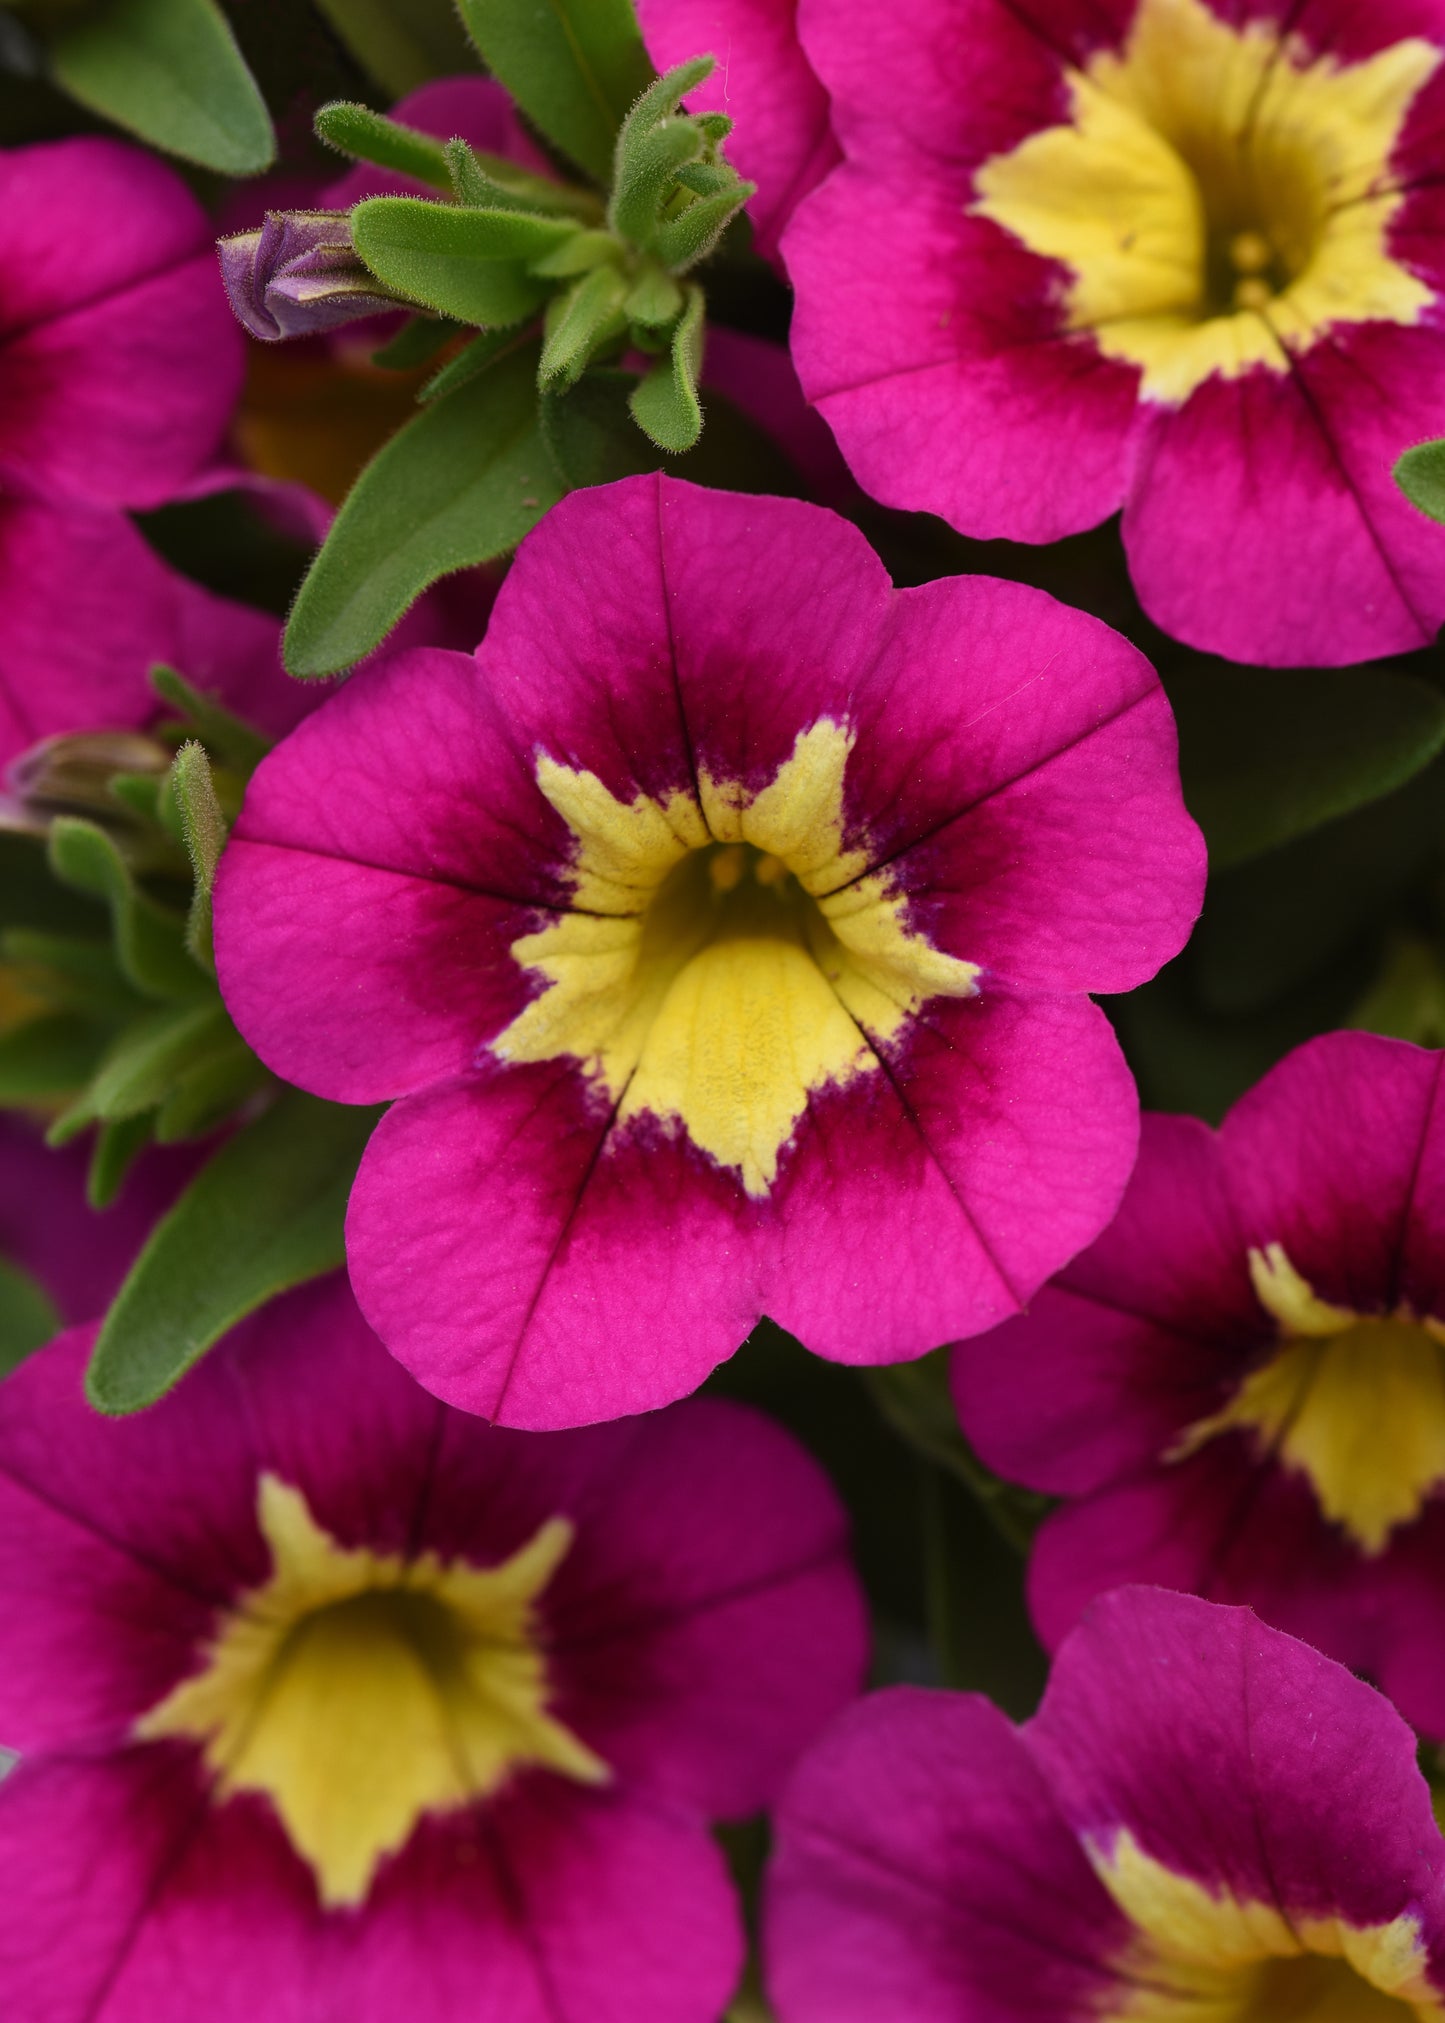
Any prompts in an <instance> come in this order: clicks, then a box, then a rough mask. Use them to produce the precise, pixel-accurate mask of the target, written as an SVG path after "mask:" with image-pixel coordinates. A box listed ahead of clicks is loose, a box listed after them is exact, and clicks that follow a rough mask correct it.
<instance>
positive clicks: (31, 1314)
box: [0, 1257, 64, 1377]
mask: <svg viewBox="0 0 1445 2023" xmlns="http://www.w3.org/2000/svg"><path fill="white" fill-rule="evenodd" d="M63 1325H64V1322H63V1320H62V1318H61V1315H60V1311H59V1309H58V1308H57V1306H56V1305H55V1302H54V1301H53V1300H52V1299H51V1297H50V1295H49V1293H48V1292H46V1290H45V1288H44V1286H43V1285H41V1283H40V1281H39V1280H38V1279H34V1278H32V1277H31V1276H30V1274H29V1272H28V1271H21V1270H20V1269H19V1268H18V1267H17V1266H16V1265H13V1264H10V1263H8V1262H7V1261H6V1260H5V1259H4V1258H3V1257H0V1377H8V1376H9V1374H10V1372H11V1371H12V1370H13V1369H15V1368H16V1367H17V1365H18V1364H20V1363H23V1362H24V1360H25V1358H26V1357H27V1356H28V1355H29V1354H30V1352H31V1351H32V1349H38V1348H40V1347H41V1345H42V1344H43V1343H45V1342H48V1341H49V1340H50V1339H51V1337H52V1336H53V1335H58V1334H59V1333H60V1330H61V1328H62V1326H63Z"/></svg>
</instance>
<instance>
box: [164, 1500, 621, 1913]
mask: <svg viewBox="0 0 1445 2023" xmlns="http://www.w3.org/2000/svg"><path fill="white" fill-rule="evenodd" d="M260 1522H261V1529H262V1531H263V1532H264V1534H265V1536H266V1539H267V1542H268V1543H269V1545H270V1547H271V1554H272V1560H273V1571H272V1574H271V1577H270V1579H269V1580H268V1581H267V1582H266V1583H265V1585H264V1586H262V1587H259V1588H256V1589H255V1590H254V1591H253V1592H251V1593H250V1594H248V1595H246V1596H244V1597H243V1598H242V1599H241V1601H240V1603H239V1604H238V1605H237V1607H236V1608H235V1610H234V1611H233V1612H232V1613H231V1614H229V1615H228V1616H227V1617H226V1619H225V1621H224V1622H223V1624H222V1625H221V1628H220V1631H219V1633H218V1634H217V1636H216V1637H215V1639H214V1641H213V1643H212V1644H211V1646H210V1648H209V1649H208V1651H207V1652H206V1654H205V1664H204V1666H203V1668H202V1669H201V1670H200V1671H199V1672H197V1673H196V1674H195V1675H194V1676H193V1677H191V1678H189V1679H185V1680H183V1681H182V1682H181V1684H180V1685H179V1686H177V1687H176V1688H175V1689H174V1691H172V1692H171V1693H169V1694H168V1695H167V1697H166V1698H165V1699H164V1700H163V1701H162V1702H161V1703H160V1705H159V1706H157V1707H154V1708H152V1709H151V1711H150V1712H149V1713H148V1714H147V1715H145V1716H144V1718H143V1719H142V1720H141V1722H140V1723H139V1725H138V1729H137V1733H138V1735H139V1736H140V1738H141V1739H142V1740H145V1741H150V1740H155V1739H159V1738H161V1737H165V1736H173V1737H183V1738H185V1739H187V1740H189V1741H194V1742H198V1743H201V1744H202V1745H203V1747H204V1753H205V1760H206V1763H207V1765H208V1766H209V1768H210V1769H211V1771H212V1772H213V1773H214V1775H215V1780H216V1783H215V1794H216V1797H217V1798H218V1799H221V1800H224V1799H226V1798H228V1797H230V1796H231V1795H232V1794H233V1793H235V1792H238V1791H255V1792H261V1793H263V1794H264V1795H265V1796H266V1797H268V1798H269V1799H270V1800H271V1802H272V1804H273V1805H274V1807H275V1809H276V1812H277V1815H278V1817H279V1818H280V1820H281V1823H282V1825H283V1826H284V1828H285V1830H286V1833H287V1836H288V1838H289V1839H290V1841H291V1844H292V1846H293V1847H294V1848H295V1849H296V1852H297V1853H298V1854H299V1855H300V1856H301V1857H302V1858H303V1860H305V1861H306V1862H307V1863H309V1865H310V1867H311V1870H312V1873H313V1875H314V1876H315V1878H316V1885H317V1891H318V1894H319V1896H320V1898H321V1901H322V1903H324V1904H327V1905H339V1904H359V1903H361V1902H362V1901H363V1900H364V1899H365V1897H366V1894H367V1891H368V1890H369V1889H370V1887H371V1882H372V1878H373V1876H374V1875H375V1873H376V1869H377V1865H378V1863H379V1862H380V1861H381V1860H382V1858H383V1856H385V1855H388V1854H392V1853H395V1852H396V1850H397V1849H398V1848H400V1847H402V1846H403V1845H404V1844H405V1842H406V1841H407V1840H408V1839H409V1838H410V1836H411V1833H412V1831H413V1829H414V1828H415V1826H416V1824H417V1822H418V1820H419V1819H420V1817H421V1815H422V1814H423V1813H425V1812H445V1811H453V1810H455V1809H457V1808H459V1807H462V1806H466V1805H470V1804H472V1803H474V1802H475V1801H476V1800H478V1799H481V1798H485V1797H487V1796H489V1795H490V1794H491V1793H492V1792H494V1791H496V1790H497V1789H498V1788H499V1787H500V1786H501V1784H502V1783H503V1782H504V1781H505V1779H506V1778H507V1776H508V1775H509V1774H510V1773H511V1772H512V1771H513V1770H516V1769H519V1768H521V1767H522V1766H523V1765H526V1764H534V1765H539V1766H543V1767H545V1768H547V1769H549V1770H553V1771H556V1772H558V1773H560V1774H561V1775H562V1776H565V1777H572V1778H577V1779H579V1780H581V1781H582V1782H584V1783H589V1784H591V1783H600V1782H603V1781H605V1780H606V1778H607V1776H608V1774H609V1773H608V1770H607V1766H606V1764H604V1763H603V1762H601V1761H600V1759H599V1758H598V1757H596V1756H594V1755H593V1753H592V1752H591V1750H589V1749H587V1748H586V1747H585V1746H584V1745H583V1744H582V1743H581V1742H579V1741H578V1740H577V1738H576V1736H575V1735H573V1734H571V1733H570V1731H569V1730H568V1729H566V1728H564V1727H563V1726H562V1725H561V1723H560V1722H558V1721H555V1720H553V1719H552V1717H551V1716H550V1715H549V1714H548V1712H547V1710H546V1701H547V1671H546V1664H545V1660H544V1658H543V1655H542V1652H541V1650H540V1649H539V1648H538V1644H537V1640H536V1635H535V1626H534V1623H533V1603H534V1602H535V1600H536V1598H537V1596H538V1595H539V1594H540V1593H541V1592H542V1590H543V1588H544V1587H545V1586H546V1584H547V1582H548V1581H549V1580H550V1579H551V1577H552V1574H553V1573H554V1572H555V1571H556V1568H557V1565H558V1562H559V1561H560V1560H561V1559H562V1557H563V1556H564V1554H565V1553H566V1551H567V1549H568V1547H569V1545H570V1544H571V1541H572V1527H571V1525H570V1524H569V1523H568V1522H567V1521H566V1519H565V1518H553V1519H552V1520H551V1521H550V1522H549V1523H547V1524H544V1525H543V1526H542V1528H541V1530H540V1531H539V1532H538V1533H537V1534H536V1536H535V1537H534V1538H533V1539H532V1540H531V1541H530V1542H529V1543H528V1544H527V1545H524V1546H523V1547H522V1549H521V1550H520V1551H519V1552H517V1553H515V1554H514V1555H513V1556H512V1558H511V1559H509V1560H505V1561H503V1563H502V1564H501V1565H500V1566H495V1567H476V1566H471V1565H468V1564H466V1563H465V1562H463V1561H460V1560H454V1561H450V1562H446V1563H444V1562H442V1561H441V1560H438V1559H437V1558H436V1557H435V1556H434V1555H433V1554H429V1553H427V1554H423V1555H421V1556H420V1557H419V1558H416V1559H403V1558H402V1557H401V1556H399V1555H384V1554H377V1553H372V1552H368V1551H367V1550H365V1549H364V1548H360V1549H352V1548H348V1547H345V1546H341V1545H339V1544H338V1543H337V1542H336V1540H335V1539H334V1538H332V1537H331V1536H330V1535H329V1534H328V1533H327V1532H325V1531H323V1530H322V1529H321V1527H320V1526H319V1525H318V1524H317V1523H316V1521H315V1519H314V1518H313V1517H312V1515H311V1512H310V1511H309V1509H308V1508H307V1505H306V1499H305V1498H304V1497H303V1496H302V1495H301V1493H300V1491H299V1490H296V1489H293V1488H290V1487H289V1486H288V1485H287V1484H285V1483H283V1482H280V1481H278V1480H277V1479H276V1477H274V1476H270V1475H267V1476H263V1477H262V1479H261V1487H260Z"/></svg>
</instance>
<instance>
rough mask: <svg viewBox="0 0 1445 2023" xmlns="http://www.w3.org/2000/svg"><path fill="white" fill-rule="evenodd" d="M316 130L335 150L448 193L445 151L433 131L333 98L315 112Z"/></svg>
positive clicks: (448, 172) (449, 175) (447, 170)
mask: <svg viewBox="0 0 1445 2023" xmlns="http://www.w3.org/2000/svg"><path fill="white" fill-rule="evenodd" d="M315 125H316V134H317V138H318V139H319V140H324V141H325V143H326V145H327V146H328V147H332V148H335V149H336V152H337V153H338V154H343V155H351V156H352V157H353V159H355V160H356V161H359V162H375V164H376V166H377V167H378V168H382V169H394V170H395V171H396V173H397V174H398V175H399V176H410V177H411V178H412V180H413V181H414V182H418V183H429V184H430V185H431V187H432V188H433V189H434V190H444V191H446V192H447V194H448V195H450V193H451V187H452V179H451V172H450V170H449V169H448V167H447V157H446V152H445V150H444V149H443V147H442V144H441V142H440V141H439V140H437V138H436V137H435V135H433V134H429V133H422V132H421V131H420V130H419V129H418V128H417V127H414V126H406V125H405V124H404V123H403V122H402V121H401V120H396V119H388V118H387V117H386V115H385V114H384V113H380V112H373V111H372V110H371V108H370V106H367V105H354V104H352V103H351V102H350V101H349V100H346V99H336V100H334V101H333V102H332V103H331V104H330V105H323V106H322V108H321V110H320V111H319V112H318V113H317V115H316V121H315Z"/></svg>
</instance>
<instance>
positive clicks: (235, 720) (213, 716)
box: [150, 666, 271, 778]
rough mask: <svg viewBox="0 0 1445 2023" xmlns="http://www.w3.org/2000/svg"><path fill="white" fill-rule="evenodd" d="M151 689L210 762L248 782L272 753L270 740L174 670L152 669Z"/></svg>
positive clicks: (170, 668)
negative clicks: (190, 729)
mask: <svg viewBox="0 0 1445 2023" xmlns="http://www.w3.org/2000/svg"><path fill="white" fill-rule="evenodd" d="M150 682H151V687H152V688H153V689H154V690H155V692H156V694H157V695H158V696H159V697H160V699H161V701H162V702H168V703H169V704H170V706H171V708H172V709H173V710H174V711H175V712H176V714H177V715H178V716H180V717H183V718H184V719H185V720H186V721H187V722H188V723H189V724H190V725H191V726H192V727H193V728H194V730H195V733H196V736H197V737H198V738H199V739H200V740H201V742H202V744H203V745H204V746H205V747H206V750H207V751H208V752H209V753H210V754H211V756H212V758H216V759H220V760H222V761H223V762H224V763H225V764H226V765H229V766H234V767H235V769H236V771H237V772H239V773H243V774H245V775H246V776H247V777H248V778H249V777H250V775H251V774H252V773H254V772H255V770H256V768H257V766H259V765H260V763H261V761H262V759H264V758H265V756H266V754H267V752H269V751H270V749H271V740H270V738H267V737H263V736H262V735H261V733H260V731H256V730H252V728H251V726H250V725H249V724H248V723H243V722H242V720H241V718H240V717H238V716H232V714H231V712H230V710H228V709H223V708H222V707H221V705H220V703H218V702H216V701H214V700H213V699H212V698H211V697H210V696H208V695H207V694H206V693H205V691H204V690H203V689H199V688H193V687H192V686H191V684H190V682H188V681H187V680H186V679H185V677H184V675H180V674H177V673H176V671H175V669H174V668H173V667H159V666H158V667H153V668H152V669H151V672H150Z"/></svg>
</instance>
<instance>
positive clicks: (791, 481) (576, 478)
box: [539, 367, 802, 498]
mask: <svg viewBox="0 0 1445 2023" xmlns="http://www.w3.org/2000/svg"><path fill="white" fill-rule="evenodd" d="M637 384H638V380H637V376H636V374H635V373H631V372H620V371H616V370H614V369H612V368H610V367H594V368H593V369H592V371H590V372H587V373H584V374H583V376H582V378H581V379H580V380H579V381H578V383H577V385H576V386H575V387H572V388H571V389H570V390H568V391H566V392H561V393H546V394H544V395H543V396H542V401H541V407H540V410H539V412H540V416H541V425H542V435H543V439H544V440H545V442H546V445H547V449H548V452H549V454H550V455H551V458H552V461H553V463H554V464H555V465H556V468H557V474H558V477H559V478H560V479H561V481H562V483H563V485H564V486H565V488H566V489H567V490H568V491H579V490H581V489H582V488H583V487H584V486H587V485H609V484H612V483H613V482H614V481H615V480H616V479H618V478H630V477H633V476H635V475H637V473H639V472H641V471H656V470H662V469H666V470H668V471H670V472H671V473H672V474H673V475H674V476H676V477H682V478H690V479H691V480H692V481H693V483H694V484H699V485H713V486H716V487H717V488H719V489H720V490H723V491H729V492H773V493H777V494H781V495H782V496H784V497H791V498H797V497H800V496H801V492H802V488H801V486H800V483H799V479H798V474H797V472H796V471H794V470H793V468H792V466H791V465H790V464H789V462H788V460H787V458H786V457H785V456H784V455H783V453H782V451H781V450H780V449H779V448H778V446H777V444H776V443H775V442H774V441H773V439H772V437H771V436H769V435H767V434H765V432H764V431H763V430H762V429H760V428H759V427H758V426H757V424H756V423H755V422H752V421H750V420H749V419H748V417H747V416H746V415H744V414H742V413H740V412H739V411H738V410H737V409H736V408H734V407H733V406H732V405H731V403H730V402H728V401H727V400H725V399H724V398H723V397H722V396H721V395H720V394H709V395H708V405H709V407H710V408H711V409H712V411H713V412H714V414H716V415H717V416H718V417H719V425H718V426H717V427H716V428H710V429H708V430H706V431H705V433H704V434H703V437H702V440H701V441H700V442H699V443H698V444H697V447H696V448H695V449H692V450H689V451H688V452H687V453H686V454H685V455H684V456H681V457H673V458H669V457H668V455H667V453H666V452H665V451H664V450H661V449H659V448H658V446H657V444H656V443H654V442H651V441H650V440H649V439H648V438H647V437H646V436H645V435H643V434H642V432H641V430H640V429H639V428H638V427H637V426H636V424H635V423H634V421H633V419H632V414H631V410H630V408H629V406H628V401H629V397H630V395H631V394H632V392H633V390H634V388H635V387H636V386H637Z"/></svg>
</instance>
